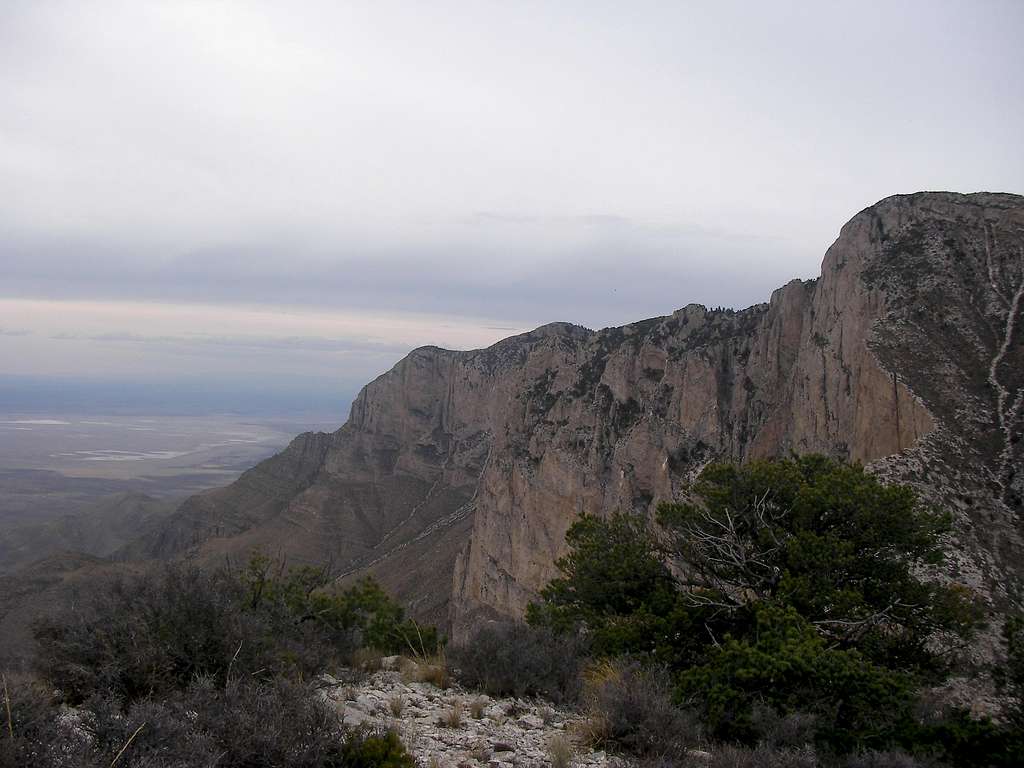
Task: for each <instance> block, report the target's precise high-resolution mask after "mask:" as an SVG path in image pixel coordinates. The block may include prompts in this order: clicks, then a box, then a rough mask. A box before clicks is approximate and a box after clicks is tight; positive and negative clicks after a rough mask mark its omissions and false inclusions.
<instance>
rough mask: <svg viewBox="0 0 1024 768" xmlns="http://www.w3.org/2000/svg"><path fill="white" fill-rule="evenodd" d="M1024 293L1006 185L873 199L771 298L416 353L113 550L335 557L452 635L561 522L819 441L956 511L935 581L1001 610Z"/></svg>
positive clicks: (544, 562)
mask: <svg viewBox="0 0 1024 768" xmlns="http://www.w3.org/2000/svg"><path fill="white" fill-rule="evenodd" d="M684 291H685V288H681V293H682V292H684ZM1022 297H1024V198H1022V197H1019V196H1015V195H1006V194H988V193H979V194H973V195H959V194H952V193H919V194H915V195H901V196H896V197H891V198H887V199H885V200H883V201H881V202H880V203H878V204H876V205H874V206H872V207H870V208H868V209H866V210H864V211H862V212H861V213H859V214H857V215H856V216H855V217H854V218H853V219H852V220H851V221H850V222H849V223H848V224H847V225H846V226H844V227H843V229H842V232H841V234H840V236H839V238H838V239H837V240H836V242H835V243H834V244H833V246H832V247H831V248H830V249H829V250H828V252H827V253H826V255H825V259H824V262H823V264H822V274H821V277H820V278H819V279H817V280H815V281H808V282H801V281H793V282H791V283H789V284H788V285H786V286H784V287H783V288H780V289H779V290H777V291H775V293H774V294H773V295H772V297H771V300H770V302H769V303H767V304H762V305H757V306H754V307H750V308H749V309H745V310H742V311H733V310H717V311H712V310H708V309H707V308H705V307H703V306H699V305H694V304H691V305H689V306H687V307H685V308H683V309H680V310H678V311H676V312H674V313H673V314H671V315H669V316H666V317H658V318H653V319H650V320H645V321H642V322H638V323H634V324H631V325H626V326H623V327H621V328H608V329H604V330H602V331H590V330H587V329H584V328H581V327H578V326H573V325H568V324H553V325H548V326H544V327H542V328H539V329H537V330H535V331H533V332H531V333H527V334H524V335H521V336H516V337H512V338H509V339H505V340H504V341H501V342H499V343H498V344H495V345H494V346H492V347H490V348H488V349H485V350H474V351H468V352H452V351H448V350H442V349H438V348H434V347H425V348H422V349H417V350H415V351H413V352H412V353H410V354H409V356H408V357H406V358H405V359H404V360H402V361H401V362H400V363H398V364H397V365H396V366H395V367H394V368H393V369H392V370H391V371H389V372H388V373H386V374H384V375H383V376H381V377H379V378H378V379H376V380H375V381H373V382H372V383H370V384H369V385H367V387H366V388H365V389H364V390H363V391H362V392H361V393H360V395H359V397H358V398H357V400H356V401H355V403H354V404H353V406H352V412H351V416H350V418H349V421H348V422H347V423H346V424H345V426H343V427H342V428H341V429H340V430H338V431H337V432H335V433H333V434H330V435H326V434H316V435H303V436H301V437H299V438H297V439H296V440H295V442H293V443H292V445H291V446H290V447H289V448H288V449H287V450H286V451H285V452H284V453H282V454H280V455H279V456H277V457H274V458H273V459H270V460H268V461H266V462H263V463H262V464H261V465H259V466H258V467H256V468H254V469H253V470H250V471H249V472H247V473H246V474H245V475H243V476H242V478H241V479H240V480H239V481H237V482H236V483H235V484H233V485H232V486H229V487H228V488H225V489H220V490H217V491H213V492H208V493H206V494H202V495H200V496H198V497H194V498H193V499H191V500H189V501H188V502H187V503H186V504H185V505H184V506H183V507H182V508H181V510H179V512H178V514H177V515H175V516H174V518H173V519H172V520H171V521H170V523H168V524H167V525H166V526H165V527H164V528H163V529H162V530H161V531H160V532H159V533H158V534H156V535H153V536H150V537H148V538H147V539H146V540H144V541H143V542H141V543H140V544H138V545H137V546H136V548H135V550H134V553H135V554H147V555H156V556H171V555H177V554H181V553H183V552H185V551H195V552H196V553H198V554H199V555H200V556H207V557H209V556H218V557H219V556H222V555H223V554H224V553H242V552H244V551H245V550H247V549H249V548H251V547H253V546H262V547H263V548H265V549H266V548H271V549H273V550H281V551H283V552H285V553H287V554H289V555H290V556H292V557H295V558H299V559H306V560H327V559H331V560H334V561H335V562H337V563H338V564H339V565H340V566H341V569H342V571H343V572H344V573H345V574H346V575H347V577H348V578H352V577H354V576H356V575H358V574H361V573H371V574H374V575H375V576H377V577H378V578H380V580H381V581H383V582H384V583H385V585H386V586H389V587H390V588H392V589H393V590H395V591H396V592H398V593H399V595H400V596H401V597H403V598H405V599H407V600H409V601H411V602H412V604H413V606H414V612H415V613H416V614H417V615H420V616H422V617H424V618H430V619H434V620H437V619H438V618H442V617H443V616H444V615H445V614H446V613H447V614H448V615H450V617H451V620H452V623H453V626H454V628H455V631H456V633H458V632H460V631H462V630H463V629H465V628H466V627H467V626H469V625H470V624H472V623H473V622H474V621H476V620H478V619H480V618H482V617H488V616H495V615H519V614H521V613H522V611H523V610H524V608H525V606H526V604H527V603H528V601H529V600H530V599H531V598H532V597H533V596H534V595H535V594H536V591H537V590H538V589H539V588H540V587H541V586H542V585H543V584H544V583H546V582H547V581H548V580H549V579H550V578H551V577H552V576H553V575H554V573H555V571H554V561H555V559H556V558H557V557H558V556H559V555H560V554H562V552H563V548H564V535H565V532H566V530H567V528H568V527H569V525H570V524H571V523H572V522H573V520H574V519H576V517H577V516H578V515H579V514H581V513H584V512H589V513H594V514H601V515H605V514H609V513H610V512H612V511H613V510H619V509H625V510H632V511H633V512H635V513H637V514H641V515H651V514H652V512H653V510H654V507H655V505H656V503H657V502H658V501H660V500H663V499H673V498H677V497H678V496H679V495H680V494H681V493H683V492H684V490H685V486H686V483H687V482H688V480H689V479H690V478H692V477H693V476H694V474H695V473H696V472H697V471H699V469H700V468H701V467H702V466H703V465H704V463H706V462H707V461H709V460H711V459H713V458H717V457H730V458H734V459H739V460H744V459H748V458H751V457H763V456H772V455H780V454H788V453H789V452H791V451H796V452H811V451H815V452H821V453H826V454H829V455H833V456H837V457H842V458H849V459H854V460H858V461H862V462H865V463H871V464H872V466H873V468H875V469H876V471H878V472H879V473H881V474H883V475H884V476H885V477H887V478H889V479H893V480H900V481H904V482H911V483H913V484H915V485H917V486H918V487H919V488H920V489H921V490H922V491H923V492H924V493H925V495H926V496H927V498H929V499H931V500H933V501H935V502H939V503H942V504H943V505H945V506H947V507H948V508H950V509H952V510H953V511H954V512H955V513H956V516H957V530H956V537H957V540H958V558H957V564H956V567H957V571H958V572H957V574H956V577H957V578H959V579H961V580H962V581H964V582H965V583H967V584H968V585H969V586H971V587H972V588H975V589H977V590H979V592H980V593H981V594H982V595H983V596H984V597H985V598H986V599H989V600H996V601H1002V600H1012V599H1017V598H1016V596H1015V594H1014V590H1015V589H1016V585H1017V584H1018V583H1019V579H1020V577H1021V575H1022V572H1024V548H1022V538H1021V533H1022V520H1024V517H1022V515H1024V509H1022V498H1024V473H1022V472H1021V471H1020V469H1019V468H1020V467H1021V460H1022V458H1024V456H1022V454H1024V442H1022V441H1021V433H1022V430H1024V413H1022V411H1024V318H1022V317H1021V313H1022V310H1024V306H1022V305H1024V298H1022ZM449 597H450V598H451V600H450V602H449Z"/></svg>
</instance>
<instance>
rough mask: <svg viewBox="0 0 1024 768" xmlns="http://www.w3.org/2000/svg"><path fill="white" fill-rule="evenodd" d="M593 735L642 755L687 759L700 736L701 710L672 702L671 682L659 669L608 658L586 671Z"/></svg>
mask: <svg viewBox="0 0 1024 768" xmlns="http://www.w3.org/2000/svg"><path fill="white" fill-rule="evenodd" d="M586 678H587V686H586V692H585V695H584V700H585V704H586V707H587V712H588V716H589V726H588V729H589V731H590V733H589V734H588V736H589V737H590V738H591V739H592V740H593V741H595V742H597V743H598V744H599V745H600V746H603V747H606V748H612V749H615V750H617V751H621V752H625V753H627V754H631V755H635V756H638V757H642V758H655V757H656V758H673V759H682V758H685V757H686V755H687V751H688V750H689V749H690V748H692V747H694V746H696V745H697V744H698V743H699V742H700V739H701V727H700V722H699V720H698V718H697V715H696V714H695V713H694V712H692V711H689V710H685V709H681V708H679V707H677V706H675V705H674V704H673V702H672V682H671V679H670V678H669V677H668V675H667V674H666V673H665V672H664V671H663V670H660V669H658V668H648V669H643V668H641V667H640V666H639V665H637V664H635V663H619V664H614V663H609V662H604V663H601V664H598V665H596V666H594V667H592V668H591V669H590V670H588V673H587V675H586Z"/></svg>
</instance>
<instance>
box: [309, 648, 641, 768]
mask: <svg viewBox="0 0 1024 768" xmlns="http://www.w3.org/2000/svg"><path fill="white" fill-rule="evenodd" d="M407 664H408V662H403V661H402V660H399V659H397V658H389V659H385V660H384V667H385V669H383V670H382V671H379V672H374V673H372V674H369V675H366V676H364V677H362V678H361V679H360V678H354V679H356V680H357V681H356V682H345V681H344V680H339V679H337V678H334V677H331V676H327V675H325V676H324V683H325V687H324V689H323V694H322V695H323V696H324V697H325V699H326V700H327V701H329V702H330V703H331V704H332V705H333V706H335V707H336V708H337V710H338V712H339V713H340V714H341V715H342V717H343V718H344V721H345V722H346V723H347V724H350V725H370V726H379V727H390V728H394V729H395V730H396V731H397V732H398V734H399V735H400V736H401V738H402V741H403V742H405V744H406V746H407V747H408V749H409V751H410V752H411V753H412V754H413V756H414V757H415V758H416V760H417V762H418V763H419V764H420V765H422V766H426V767H429V768H469V767H470V766H479V765H487V766H489V768H513V766H515V767H516V768H527V767H528V766H549V765H550V766H553V767H554V768H568V766H570V765H571V766H573V768H604V767H605V766H624V761H622V760H621V759H619V758H616V757H612V756H609V755H607V754H606V753H605V752H602V751H593V750H592V749H590V748H589V747H587V746H585V744H584V740H583V739H582V738H581V736H580V731H581V730H582V729H583V728H584V726H585V723H586V719H585V718H584V717H583V716H581V715H580V714H579V713H577V712H573V711H570V710H565V709H559V708H556V707H553V706H551V705H550V704H547V703H545V702H542V701H528V700H524V699H513V698H492V697H488V696H484V695H480V694H476V693H473V692H471V691H466V690H465V689H463V688H460V687H459V686H458V685H457V684H454V683H453V684H452V685H451V686H450V687H447V688H444V689H442V688H439V687H438V686H436V685H434V684H432V683H429V682H417V681H416V678H417V677H418V676H417V675H416V674H415V669H411V670H410V668H409V666H404V668H403V669H402V671H398V668H399V667H403V665H407ZM389 667H390V669H388V668H389Z"/></svg>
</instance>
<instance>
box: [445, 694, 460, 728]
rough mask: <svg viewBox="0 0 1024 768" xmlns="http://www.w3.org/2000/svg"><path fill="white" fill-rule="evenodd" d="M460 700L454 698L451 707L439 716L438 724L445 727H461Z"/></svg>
mask: <svg viewBox="0 0 1024 768" xmlns="http://www.w3.org/2000/svg"><path fill="white" fill-rule="evenodd" d="M462 713H463V708H462V701H461V700H460V699H456V700H455V701H454V702H453V703H452V708H451V709H449V710H448V712H447V713H446V714H445V715H444V716H443V717H442V718H441V721H440V724H441V725H443V726H445V727H446V728H461V727H462Z"/></svg>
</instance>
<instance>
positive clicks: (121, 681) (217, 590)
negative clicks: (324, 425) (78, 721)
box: [34, 557, 437, 704]
mask: <svg viewBox="0 0 1024 768" xmlns="http://www.w3.org/2000/svg"><path fill="white" fill-rule="evenodd" d="M323 583H324V572H323V571H322V570H320V569H312V568H299V569H294V570H293V571H288V572H283V573H282V572H277V573H275V572H274V571H273V569H272V568H271V566H270V565H269V561H266V560H263V559H260V558H258V557H257V558H254V559H253V561H252V562H251V563H250V565H249V567H248V569H246V570H245V571H243V572H238V571H234V570H229V569H222V570H218V571H214V572H204V571H200V570H199V569H198V568H196V567H194V566H186V565H168V566H164V567H163V568H161V569H159V570H155V571H153V572H150V573H146V574H143V575H140V576H136V577H134V578H124V579H121V580H119V581H114V582H111V583H109V584H105V585H103V586H101V587H99V588H97V589H96V590H94V591H93V592H92V593H91V594H89V595H88V598H87V599H83V600H79V601H78V602H77V603H76V607H75V609H74V610H73V611H71V612H70V613H68V614H65V615H62V616H59V617H54V618H50V619H46V620H43V621H41V622H39V623H38V624H36V625H35V627H34V636H35V640H36V648H37V650H36V654H35V660H34V665H35V669H36V671H37V673H38V674H39V676H40V677H41V678H42V679H44V680H47V681H48V682H50V683H51V684H52V685H53V686H54V687H56V688H58V689H60V691H61V693H62V695H63V697H64V699H65V700H66V701H68V702H71V703H76V702H80V701H82V700H84V699H87V698H89V697H90V696H92V695H95V694H107V693H109V694H112V695H114V696H116V697H118V698H119V699H121V700H123V701H124V702H125V703H126V704H128V703H130V702H132V701H135V700H137V699H140V698H144V697H147V696H151V695H160V694H163V693H166V692H169V691H173V690H180V689H183V688H185V687H186V686H188V685H189V684H190V683H191V682H192V681H193V680H194V679H196V678H208V679H210V680H213V681H214V682H215V683H216V684H217V685H218V686H221V687H223V686H224V685H226V684H227V683H228V682H229V679H230V678H231V677H232V676H235V677H238V676H241V675H255V676H259V677H262V678H264V679H269V678H271V677H273V676H276V675H297V676H299V677H301V678H308V677H310V676H312V675H315V674H316V673H318V672H320V671H321V670H323V669H324V668H325V667H326V666H327V665H329V664H332V663H335V662H339V663H340V662H341V661H342V660H346V659H348V658H349V656H350V655H351V653H352V651H353V650H354V649H355V648H356V647H357V645H359V644H361V643H363V642H365V641H366V640H373V641H375V642H379V643H381V644H382V645H381V647H383V648H385V649H386V650H392V651H394V650H397V649H398V648H399V647H401V644H403V643H406V642H407V637H408V636H409V635H411V636H412V637H413V638H415V641H416V642H421V638H422V642H423V643H431V642H433V643H435V644H436V643H437V634H436V632H435V631H434V630H432V629H425V628H420V627H418V626H414V625H412V624H411V623H409V622H404V621H403V619H402V609H401V608H400V607H399V606H398V605H397V604H396V603H395V602H394V601H393V600H392V599H391V598H390V597H389V596H388V595H387V594H386V593H385V592H384V591H383V590H382V589H380V587H378V586H377V585H376V584H375V583H373V582H372V581H369V580H367V581H364V582H361V583H360V584H358V585H357V586H355V587H353V588H351V589H349V590H345V591H340V592H337V593H328V592H324V591H322V589H321V587H322V586H323ZM413 633H415V634H413Z"/></svg>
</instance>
